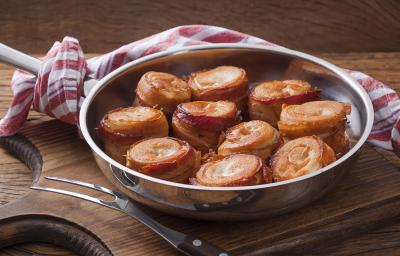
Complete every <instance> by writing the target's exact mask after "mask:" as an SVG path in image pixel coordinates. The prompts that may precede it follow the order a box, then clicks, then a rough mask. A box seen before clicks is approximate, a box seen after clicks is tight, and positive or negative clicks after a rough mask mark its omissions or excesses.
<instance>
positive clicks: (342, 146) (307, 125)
mask: <svg viewBox="0 0 400 256" xmlns="http://www.w3.org/2000/svg"><path fill="white" fill-rule="evenodd" d="M350 113H351V105H350V104H348V103H341V102H336V101H311V102H307V103H304V104H302V105H290V106H287V105H283V107H282V113H281V117H280V121H279V122H278V127H279V131H280V132H281V135H282V136H283V137H285V138H288V139H294V138H299V137H303V136H311V135H317V136H319V137H320V138H322V139H323V140H324V141H325V142H326V143H327V144H328V145H329V146H330V147H332V149H333V150H334V151H335V152H336V154H338V156H340V155H342V154H344V153H346V152H347V151H348V150H349V147H350V141H349V138H348V136H347V134H346V123H347V119H346V115H349V114H350Z"/></svg>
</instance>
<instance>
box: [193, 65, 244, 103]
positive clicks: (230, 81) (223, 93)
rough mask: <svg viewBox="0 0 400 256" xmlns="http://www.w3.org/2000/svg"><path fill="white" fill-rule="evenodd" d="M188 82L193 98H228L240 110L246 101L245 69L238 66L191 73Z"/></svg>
mask: <svg viewBox="0 0 400 256" xmlns="http://www.w3.org/2000/svg"><path fill="white" fill-rule="evenodd" d="M188 84H189V86H190V88H191V89H192V95H193V99H195V100H205V101H219V100H228V101H233V102H235V103H236V104H237V106H238V108H239V109H240V110H242V109H243V106H244V105H245V103H246V99H247V93H248V80H247V75H246V71H244V70H243V69H241V68H238V67H232V66H220V67H216V68H214V69H211V70H207V71H200V72H196V73H192V74H191V75H190V77H189V81H188Z"/></svg>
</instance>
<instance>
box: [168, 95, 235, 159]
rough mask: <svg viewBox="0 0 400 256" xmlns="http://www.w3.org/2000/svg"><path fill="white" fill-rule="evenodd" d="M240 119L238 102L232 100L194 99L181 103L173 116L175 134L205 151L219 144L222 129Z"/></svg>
mask: <svg viewBox="0 0 400 256" xmlns="http://www.w3.org/2000/svg"><path fill="white" fill-rule="evenodd" d="M238 120H239V111H238V110H237V108H236V104H235V103H233V102H230V101H217V102H212V101H193V102H188V103H182V104H180V105H179V106H178V107H177V109H176V110H175V112H174V115H173V117H172V128H173V132H174V136H175V137H177V138H179V139H182V140H185V141H187V142H189V143H190V144H191V145H192V146H193V147H195V148H196V149H198V150H200V151H201V152H203V153H207V152H208V151H209V150H210V149H213V150H215V149H216V148H217V146H218V142H219V138H220V135H221V131H223V130H225V129H227V128H228V127H231V126H233V125H235V124H236V123H237V122H238Z"/></svg>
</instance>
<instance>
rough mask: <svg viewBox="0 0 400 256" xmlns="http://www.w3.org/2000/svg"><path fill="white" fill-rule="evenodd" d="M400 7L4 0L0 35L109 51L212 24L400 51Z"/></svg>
mask: <svg viewBox="0 0 400 256" xmlns="http://www.w3.org/2000/svg"><path fill="white" fill-rule="evenodd" d="M399 14H400V2H399V1H397V0H342V1H324V0H313V1H297V0H285V1H275V0H252V1H247V0H236V1H231V0H214V1H207V3H204V2H202V1H196V0H171V1H163V0H153V1H142V0H134V1H132V0H115V1H108V0H89V1H79V0H70V1H51V0H28V1H13V0H2V1H1V2H0V35H1V41H2V42H3V43H6V44H9V45H11V46H14V47H16V48H18V49H21V50H23V51H27V52H43V51H45V50H47V49H48V48H49V47H50V46H51V45H52V43H53V42H54V41H56V40H61V39H62V38H63V37H64V36H66V35H70V36H74V37H77V38H78V39H79V40H80V42H81V44H82V46H83V49H84V51H86V52H106V51H110V50H112V49H114V48H116V47H119V46H121V45H122V44H125V43H128V42H132V41H135V40H138V39H141V38H143V37H146V36H149V35H151V34H154V33H158V32H161V31H163V30H166V29H169V28H171V27H175V26H179V25H186V24H210V25H216V26H223V27H227V28H231V29H234V30H238V31H242V32H245V33H248V34H251V35H255V36H258V37H261V38H264V39H267V40H270V41H271V42H275V43H278V44H282V45H284V46H286V47H289V48H294V49H298V50H305V51H318V52H350V51H353V52H367V51H400V15H399Z"/></svg>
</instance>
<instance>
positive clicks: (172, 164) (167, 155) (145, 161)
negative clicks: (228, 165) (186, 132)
mask: <svg viewBox="0 0 400 256" xmlns="http://www.w3.org/2000/svg"><path fill="white" fill-rule="evenodd" d="M200 160H201V155H200V153H199V152H198V151H196V150H195V149H194V148H193V147H192V146H190V144H189V143H187V142H186V141H182V140H178V139H176V138H171V137H165V138H153V139H145V140H141V141H139V142H137V143H135V144H133V145H132V146H131V147H130V148H129V149H128V152H127V157H126V166H127V167H129V168H131V169H133V170H136V171H138V172H141V173H144V174H147V175H150V176H153V177H156V178H160V179H164V180H169V181H174V182H180V183H187V182H188V179H189V177H190V176H192V175H193V173H194V171H196V170H197V169H198V167H199V166H200Z"/></svg>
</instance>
